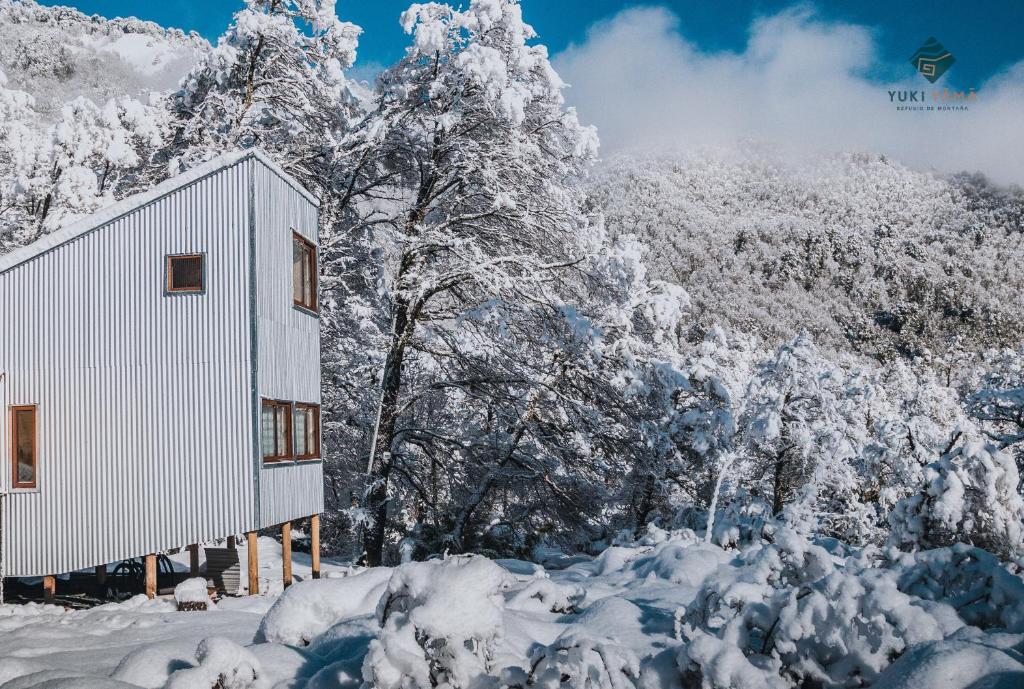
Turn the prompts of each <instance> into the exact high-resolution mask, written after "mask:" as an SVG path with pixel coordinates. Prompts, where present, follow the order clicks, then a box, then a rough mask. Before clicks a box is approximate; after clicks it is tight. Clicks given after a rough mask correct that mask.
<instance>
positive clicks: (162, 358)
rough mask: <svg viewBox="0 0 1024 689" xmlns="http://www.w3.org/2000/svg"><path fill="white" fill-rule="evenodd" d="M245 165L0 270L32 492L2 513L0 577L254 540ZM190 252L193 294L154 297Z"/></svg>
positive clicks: (6, 340) (2, 425)
mask: <svg viewBox="0 0 1024 689" xmlns="http://www.w3.org/2000/svg"><path fill="white" fill-rule="evenodd" d="M252 169H253V162H252V159H251V158H250V159H244V160H242V161H240V162H239V163H237V164H235V165H232V166H230V167H227V168H224V169H222V170H220V171H219V172H216V173H214V174H212V175H210V176H207V177H205V178H203V179H201V180H199V181H197V182H194V183H192V184H190V185H189V186H186V187H183V188H181V189H179V190H177V191H174V192H172V193H170V194H169V195H168V196H165V197H163V198H161V199H158V200H156V201H154V202H152V203H150V204H148V205H146V206H143V207H142V208H139V209H136V210H133V211H131V212H129V213H128V214H127V215H124V216H123V217H120V218H117V219H114V220H112V221H111V222H109V223H107V224H106V225H103V226H101V227H100V228H99V229H97V230H95V231H92V232H88V233H86V234H83V235H81V236H79V237H77V238H75V239H73V240H72V241H71V242H69V243H67V244H64V245H62V246H59V247H56V248H54V249H52V250H50V251H48V252H46V253H43V254H41V255H39V256H36V257H34V258H32V259H31V260H29V261H28V262H27V263H23V264H21V265H19V266H17V267H16V268H14V269H12V270H8V271H7V272H4V273H2V274H0V319H2V322H3V323H4V330H3V332H2V334H0V373H2V374H4V379H3V380H2V381H0V402H2V404H3V405H4V409H3V414H2V419H0V447H2V448H3V458H2V459H3V461H2V466H3V471H2V472H0V485H2V486H3V487H4V488H5V489H6V488H9V485H10V472H11V467H10V456H9V443H10V440H9V438H10V434H9V431H10V429H9V428H8V425H9V418H8V417H9V415H8V413H7V409H6V406H7V405H15V404H37V405H39V410H38V424H39V477H38V480H39V488H38V490H36V491H31V492H19V491H15V492H13V493H11V494H10V495H8V496H7V497H6V498H5V500H4V515H3V518H4V519H3V526H4V531H5V533H4V546H5V547H4V551H5V552H4V553H3V555H4V569H5V571H6V574H7V575H8V576H29V575H40V574H49V573H60V572H66V571H70V570H75V569H81V568H85V567H90V566H93V565H96V564H100V563H104V562H111V561H116V560H120V559H124V558H128V557H136V556H139V555H142V554H145V553H148V552H158V551H162V550H166V549H169V548H173V547H178V546H182V545H186V544H188V543H193V542H196V541H201V540H207V539H210V538H214V537H217V536H224V535H226V534H229V533H236V532H241V531H245V530H248V529H251V528H253V527H255V525H256V522H257V520H258V517H257V515H256V513H255V512H256V510H255V506H256V495H255V489H254V481H253V479H254V475H253V470H252V458H253V443H252V438H253V430H254V429H253V415H252V406H251V403H252V388H251V385H252V382H251V374H252V357H251V333H252V329H251V308H250V301H249V295H250V250H249V247H250V243H249V241H250V236H249V230H250V218H249V199H250V196H249V195H250V191H251V189H250V182H251V176H250V175H251V171H252ZM186 252H202V253H204V254H205V256H206V279H207V289H206V293H205V294H203V295H176V296H165V294H164V257H165V255H166V254H169V253H186Z"/></svg>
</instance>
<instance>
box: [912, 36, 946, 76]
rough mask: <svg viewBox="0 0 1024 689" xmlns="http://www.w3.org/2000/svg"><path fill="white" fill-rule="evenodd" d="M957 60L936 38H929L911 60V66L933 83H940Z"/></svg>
mask: <svg viewBox="0 0 1024 689" xmlns="http://www.w3.org/2000/svg"><path fill="white" fill-rule="evenodd" d="M954 62H956V58H954V57H953V53H951V52H949V51H948V50H946V49H945V48H944V47H943V46H942V44H941V43H939V42H938V41H937V40H935V39H934V38H929V39H928V40H927V41H925V42H924V45H923V46H921V47H920V48H918V49H917V52H916V53H914V56H913V57H912V58H910V64H912V65H914V68H915V69H917V71H918V72H920V73H921V76H923V77H924V78H925V79H927V80H928V81H930V82H931V83H933V84H934V83H935V82H936V81H938V80H939V79H940V78H941V77H942V75H943V74H945V73H946V70H947V69H949V68H950V67H952V66H953V63H954Z"/></svg>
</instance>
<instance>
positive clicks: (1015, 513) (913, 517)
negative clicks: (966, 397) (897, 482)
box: [890, 436, 1024, 559]
mask: <svg viewBox="0 0 1024 689" xmlns="http://www.w3.org/2000/svg"><path fill="white" fill-rule="evenodd" d="M954 442H957V444H956V447H954V448H952V449H950V450H949V451H947V452H946V453H945V454H943V455H942V456H941V457H939V458H938V459H937V460H936V461H935V462H933V463H931V464H929V465H928V466H927V467H925V469H924V472H923V477H922V484H921V487H920V489H919V490H918V491H917V492H916V493H915V494H913V495H911V496H909V497H907V498H904V499H903V500H902V501H900V503H899V504H898V505H897V506H896V508H895V509H894V510H893V514H892V515H891V517H890V522H891V524H892V535H891V540H892V542H893V543H895V544H897V545H900V546H902V547H908V548H922V549H927V548H937V547H941V546H947V545H952V544H954V543H957V542H964V543H970V544H972V545H976V546H978V547H981V548H984V549H986V550H989V551H991V552H993V553H996V554H997V555H999V556H1000V557H1003V558H1009V559H1013V558H1017V557H1019V556H1020V555H1021V554H1024V499H1022V498H1021V495H1020V493H1019V492H1018V485H1019V483H1020V475H1019V474H1018V472H1017V466H1016V464H1015V463H1014V461H1013V459H1012V458H1011V457H1010V456H1009V455H1008V454H1007V453H1006V452H1004V451H1002V450H1000V449H999V448H997V447H996V446H994V445H993V444H992V443H990V442H986V441H984V440H982V439H979V438H976V437H975V438H966V439H961V438H959V436H958V437H955V438H954Z"/></svg>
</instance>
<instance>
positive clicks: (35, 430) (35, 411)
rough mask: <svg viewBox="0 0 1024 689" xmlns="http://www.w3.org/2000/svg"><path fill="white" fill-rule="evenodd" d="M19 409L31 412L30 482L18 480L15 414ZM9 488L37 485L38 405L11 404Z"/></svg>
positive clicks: (33, 487) (20, 488)
mask: <svg viewBox="0 0 1024 689" xmlns="http://www.w3.org/2000/svg"><path fill="white" fill-rule="evenodd" d="M20 411H31V412H32V482H31V483H25V482H21V481H18V430H17V428H18V427H17V422H16V420H15V416H17V413H18V412H20ZM10 423H11V488H13V489H15V490H34V489H36V488H38V487H39V407H38V405H35V404H19V405H11V408H10Z"/></svg>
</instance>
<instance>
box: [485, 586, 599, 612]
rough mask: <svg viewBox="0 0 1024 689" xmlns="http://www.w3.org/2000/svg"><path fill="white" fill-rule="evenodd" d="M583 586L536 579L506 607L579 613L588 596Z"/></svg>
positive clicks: (509, 601)
mask: <svg viewBox="0 0 1024 689" xmlns="http://www.w3.org/2000/svg"><path fill="white" fill-rule="evenodd" d="M586 593H587V592H586V590H585V589H584V588H583V587H581V586H570V585H567V584H559V583H556V582H554V581H551V580H550V579H534V580H533V581H531V582H529V583H528V584H526V586H524V587H523V588H521V589H520V590H518V591H516V592H515V593H514V594H512V595H511V596H510V597H509V600H508V601H507V602H506V604H505V605H506V607H507V608H509V609H513V610H532V611H544V612H557V613H562V614H571V613H575V612H578V611H579V608H578V606H579V604H580V602H581V601H582V600H583V598H584V597H585V596H586Z"/></svg>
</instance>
